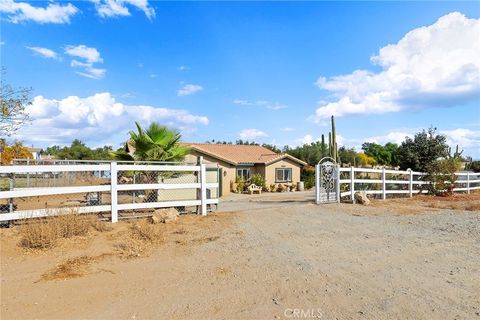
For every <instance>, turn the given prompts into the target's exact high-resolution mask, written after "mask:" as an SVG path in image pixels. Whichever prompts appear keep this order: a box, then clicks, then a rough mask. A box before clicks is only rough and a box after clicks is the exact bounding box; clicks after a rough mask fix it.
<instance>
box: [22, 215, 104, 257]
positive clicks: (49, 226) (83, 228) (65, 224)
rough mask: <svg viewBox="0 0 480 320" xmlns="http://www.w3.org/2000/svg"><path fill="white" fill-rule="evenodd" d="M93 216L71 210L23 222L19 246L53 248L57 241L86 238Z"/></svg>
mask: <svg viewBox="0 0 480 320" xmlns="http://www.w3.org/2000/svg"><path fill="white" fill-rule="evenodd" d="M94 219H96V217H95V216H88V215H80V214H78V213H76V212H74V211H73V210H68V211H63V212H62V213H60V214H57V215H54V216H50V217H47V218H40V219H32V220H27V221H24V222H23V224H22V225H21V226H20V230H19V235H20V243H19V244H20V246H22V247H24V248H29V249H47V248H51V247H54V246H55V245H56V244H57V242H58V240H60V239H64V238H71V237H75V236H86V235H87V234H88V232H89V230H90V227H91V225H92V223H93V222H94Z"/></svg>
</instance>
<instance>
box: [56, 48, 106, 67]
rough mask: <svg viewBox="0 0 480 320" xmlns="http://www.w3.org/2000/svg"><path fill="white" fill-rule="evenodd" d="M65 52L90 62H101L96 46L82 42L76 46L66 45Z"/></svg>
mask: <svg viewBox="0 0 480 320" xmlns="http://www.w3.org/2000/svg"><path fill="white" fill-rule="evenodd" d="M65 53H66V54H68V55H69V56H72V57H76V58H82V59H85V60H86V61H87V62H90V63H96V62H99V63H102V62H103V59H102V57H101V56H100V52H98V50H97V49H96V48H90V47H87V46H86V45H84V44H81V45H78V46H66V47H65Z"/></svg>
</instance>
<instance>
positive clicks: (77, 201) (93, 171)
mask: <svg viewBox="0 0 480 320" xmlns="http://www.w3.org/2000/svg"><path fill="white" fill-rule="evenodd" d="M218 187H219V181H218V167H217V166H213V165H207V164H192V165H186V164H141V163H140V164H138V163H126V164H124V163H117V162H111V163H101V164H66V165H58V164H54V165H13V166H0V221H9V220H17V219H26V218H36V217H44V216H48V215H51V214H54V213H55V212H56V211H58V210H62V209H64V208H70V209H72V210H75V211H76V212H78V213H105V214H106V215H109V216H110V219H111V221H112V222H117V221H118V219H119V218H123V217H128V214H125V216H122V213H133V214H135V213H143V215H149V214H151V212H152V209H154V208H165V207H175V208H181V209H185V208H194V209H195V211H196V212H197V213H199V214H202V215H206V214H207V211H208V210H209V208H211V207H212V205H217V204H218ZM119 212H120V213H119Z"/></svg>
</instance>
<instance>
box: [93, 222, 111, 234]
mask: <svg viewBox="0 0 480 320" xmlns="http://www.w3.org/2000/svg"><path fill="white" fill-rule="evenodd" d="M92 227H93V229H95V230H96V231H98V232H108V231H112V230H113V227H112V224H111V223H110V222H106V221H100V220H95V221H93V222H92Z"/></svg>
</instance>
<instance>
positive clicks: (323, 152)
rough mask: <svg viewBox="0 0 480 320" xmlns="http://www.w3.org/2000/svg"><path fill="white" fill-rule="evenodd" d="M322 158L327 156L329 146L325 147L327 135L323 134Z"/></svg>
mask: <svg viewBox="0 0 480 320" xmlns="http://www.w3.org/2000/svg"><path fill="white" fill-rule="evenodd" d="M320 153H321V154H320V158H323V157H325V156H326V155H327V146H326V145H325V135H324V134H323V133H322V144H321V145H320Z"/></svg>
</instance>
